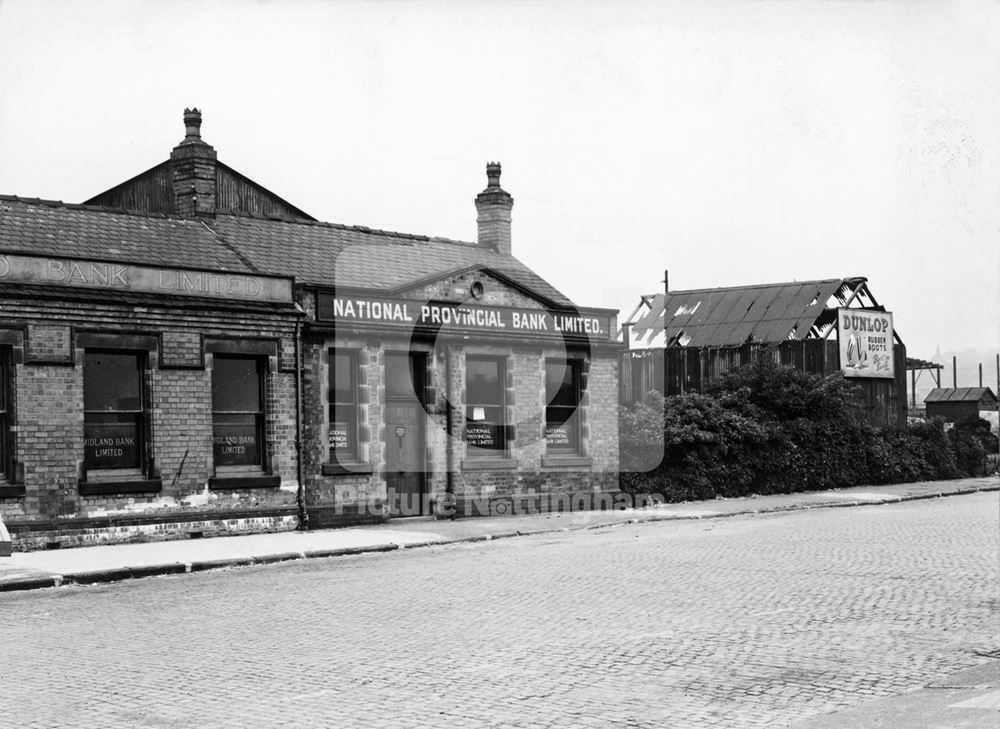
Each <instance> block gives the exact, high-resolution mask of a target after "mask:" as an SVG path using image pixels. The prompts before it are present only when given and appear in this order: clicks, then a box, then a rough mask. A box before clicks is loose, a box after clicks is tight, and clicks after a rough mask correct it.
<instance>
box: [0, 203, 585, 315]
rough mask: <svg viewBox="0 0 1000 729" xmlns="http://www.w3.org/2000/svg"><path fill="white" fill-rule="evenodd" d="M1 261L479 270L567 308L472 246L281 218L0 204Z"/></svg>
mask: <svg viewBox="0 0 1000 729" xmlns="http://www.w3.org/2000/svg"><path fill="white" fill-rule="evenodd" d="M0 251H6V252H8V253H23V254H25V255H40V256H58V257H70V258H90V259H98V260H105V261H121V262H130V263H134V264H147V265H154V266H180V267H185V268H196V269H208V270H219V271H230V272H235V273H266V274H273V275H278V276H294V277H295V280H296V283H300V284H313V285H320V286H351V287H358V288H371V289H383V290H389V289H398V288H401V287H404V286H406V285H407V284H408V283H411V282H412V283H416V282H420V281H423V280H425V279H427V278H429V277H433V276H435V275H442V276H444V275H446V274H448V273H450V272H452V271H455V270H456V269H461V268H468V267H472V266H479V267H482V268H488V269H490V270H493V271H495V272H497V273H499V274H501V275H503V276H506V277H507V278H508V279H511V280H512V281H514V282H515V283H517V284H519V285H520V286H522V287H524V288H526V289H528V290H530V291H532V292H534V293H536V294H538V295H539V296H541V297H543V298H545V299H548V300H549V301H550V302H552V303H554V304H556V305H571V303H572V302H570V300H569V299H568V298H567V297H566V296H564V295H563V294H562V293H560V292H559V291H558V290H557V289H556V288H555V287H554V286H552V285H551V284H550V283H548V282H547V281H546V280H545V279H543V278H542V277H541V276H539V275H538V274H536V273H535V272H534V271H532V270H531V269H530V268H528V267H527V266H526V265H524V264H523V263H521V262H520V261H519V260H518V259H516V258H514V257H513V256H510V255H503V254H500V253H498V252H496V251H494V250H492V249H486V248H480V247H479V246H477V245H476V244H474V243H467V242H462V241H452V240H447V239H443V238H431V237H428V236H422V235H410V234H406V233H392V232H387V231H381V230H374V229H370V228H365V227H361V226H346V225H335V224H332V223H318V222H313V221H305V220H290V219H285V218H266V217H257V216H250V215H231V214H219V215H217V216H216V217H215V218H176V217H167V216H164V215H161V214H157V213H142V212H135V211H126V210H122V209H117V208H104V207H94V206H87V205H73V204H67V203H62V202H57V201H49V200H38V199H30V198H18V197H12V196H0Z"/></svg>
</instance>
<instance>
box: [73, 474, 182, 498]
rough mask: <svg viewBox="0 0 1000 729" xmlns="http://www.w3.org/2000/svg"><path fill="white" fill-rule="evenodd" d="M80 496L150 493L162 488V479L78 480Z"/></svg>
mask: <svg viewBox="0 0 1000 729" xmlns="http://www.w3.org/2000/svg"><path fill="white" fill-rule="evenodd" d="M77 486H78V488H79V490H80V495H81V496H107V495H110V494H152V493H157V492H159V491H160V489H162V488H163V480H162V479H159V478H145V479H133V480H128V481H126V480H122V481H78V482H77Z"/></svg>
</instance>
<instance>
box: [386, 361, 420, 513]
mask: <svg viewBox="0 0 1000 729" xmlns="http://www.w3.org/2000/svg"><path fill="white" fill-rule="evenodd" d="M385 366H386V402H385V473H386V476H385V480H386V489H387V491H388V499H389V514H390V516H420V515H422V514H423V513H424V450H425V441H424V417H425V414H424V408H423V405H422V404H421V396H422V394H423V381H424V359H423V356H422V355H420V354H416V353H414V354H407V353H389V354H387V355H386V365H385Z"/></svg>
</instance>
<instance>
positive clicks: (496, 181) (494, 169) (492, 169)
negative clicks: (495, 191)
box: [486, 162, 500, 187]
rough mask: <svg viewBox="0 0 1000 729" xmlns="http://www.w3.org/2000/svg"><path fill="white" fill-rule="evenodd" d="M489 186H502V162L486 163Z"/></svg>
mask: <svg viewBox="0 0 1000 729" xmlns="http://www.w3.org/2000/svg"><path fill="white" fill-rule="evenodd" d="M486 179H487V181H488V182H487V187H500V163H499V162H487V163H486Z"/></svg>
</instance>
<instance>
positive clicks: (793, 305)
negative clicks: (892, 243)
mask: <svg viewBox="0 0 1000 729" xmlns="http://www.w3.org/2000/svg"><path fill="white" fill-rule="evenodd" d="M864 282H865V279H864V278H848V279H843V278H830V279H822V280H817V281H796V282H791V283H776V284H761V285H756V286H735V287H731V288H714V289H692V290H689V291H671V292H669V293H668V294H657V295H656V296H653V297H647V299H648V301H649V305H650V306H649V310H648V311H647V312H646V313H645V314H644V315H643V316H641V317H640V318H639V319H638V320H637V321H636V322H635V323H634V325H633V327H632V335H633V336H634V337H637V338H638V337H643V336H649V337H653V336H659V335H662V334H663V333H664V331H665V334H666V340H667V342H668V343H671V344H675V343H676V344H681V345H683V346H689V347H704V346H709V347H725V346H739V345H741V344H744V343H745V342H748V341H754V342H765V343H777V342H782V341H785V340H786V339H805V338H806V337H807V336H808V335H809V331H810V329H811V328H812V326H813V325H814V324H816V323H817V321H820V320H821V318H822V319H824V320H825V319H826V318H829V319H830V321H831V322H832V320H833V319H832V317H830V316H829V315H826V316H824V311H826V310H827V309H828V306H827V302H828V301H829V300H830V298H831V297H835V296H841V297H842V296H843V294H844V293H845V291H849V290H851V289H852V288H854V287H856V286H858V285H860V284H861V283H864ZM664 311H666V323H665V324H664Z"/></svg>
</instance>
